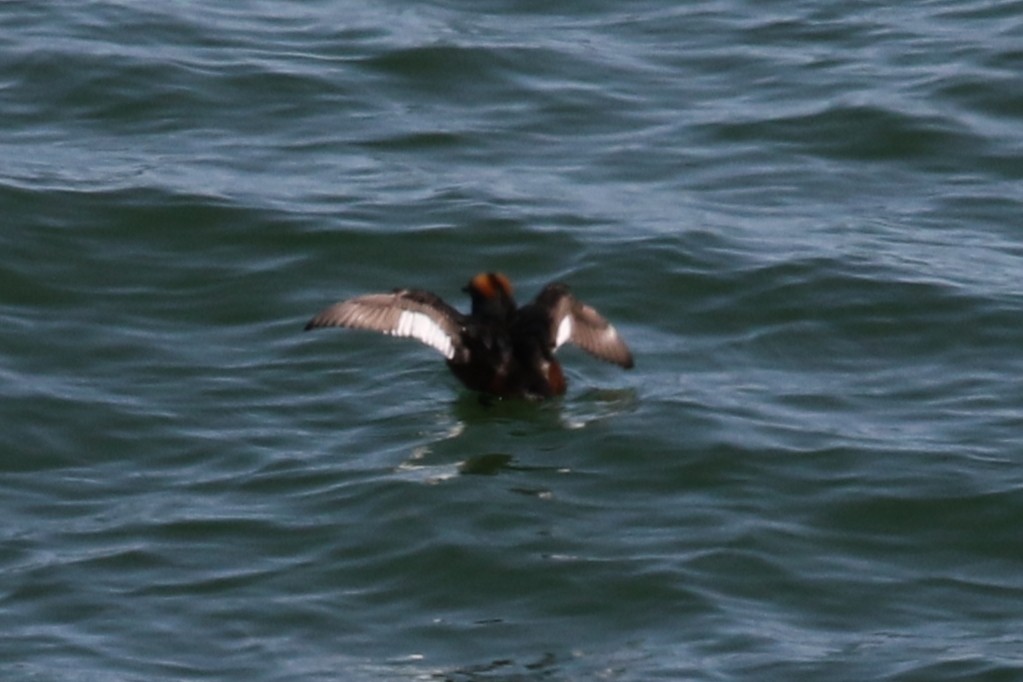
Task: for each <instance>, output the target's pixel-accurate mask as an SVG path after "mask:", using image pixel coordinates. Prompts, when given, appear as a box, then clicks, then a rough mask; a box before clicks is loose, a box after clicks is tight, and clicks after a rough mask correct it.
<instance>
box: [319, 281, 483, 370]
mask: <svg viewBox="0 0 1023 682" xmlns="http://www.w3.org/2000/svg"><path fill="white" fill-rule="evenodd" d="M462 321H463V315H462V314H461V313H460V312H458V311H457V310H455V309H454V308H452V307H451V306H449V305H448V304H447V303H445V302H444V301H443V300H442V299H441V298H440V297H439V296H437V295H435V294H431V293H430V292H428V291H417V290H415V289H398V290H396V291H395V292H393V293H390V294H367V295H365V296H358V297H356V298H350V299H348V300H346V301H341V302H340V303H335V304H334V305H332V306H330V307H329V308H325V309H323V310H322V311H320V313H319V314H318V315H316V317H314V318H313V319H311V320H309V323H308V324H307V325H306V326H305V328H306V331H308V330H310V329H317V328H319V327H349V328H352V329H369V330H372V331H377V332H382V333H384V334H389V335H391V336H401V337H408V338H412V339H416V340H417V341H421V342H422V343H425V344H426V345H427V346H430V347H431V348H435V349H437V350H438V351H440V352H441V354H442V355H443V356H444V357H445V358H447V359H448V360H451V359H452V358H454V357H455V354H456V352H457V351H458V350H459V349H460V348H461V329H462Z"/></svg>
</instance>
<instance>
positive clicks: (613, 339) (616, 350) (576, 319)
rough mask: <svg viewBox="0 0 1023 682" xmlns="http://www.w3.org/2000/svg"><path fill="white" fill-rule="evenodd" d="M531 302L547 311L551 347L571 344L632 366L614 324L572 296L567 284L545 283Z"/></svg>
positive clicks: (628, 366) (612, 360) (595, 354)
mask: <svg viewBox="0 0 1023 682" xmlns="http://www.w3.org/2000/svg"><path fill="white" fill-rule="evenodd" d="M535 305H537V306H539V307H541V308H544V309H545V310H547V313H548V317H549V319H550V323H551V338H552V339H553V342H554V348H555V350H556V349H558V348H559V347H561V346H562V345H564V344H566V343H573V344H575V345H577V346H579V347H580V348H582V349H583V350H584V351H586V352H587V353H590V354H591V355H593V356H595V357H598V358H600V359H601V360H606V361H607V362H613V363H614V364H616V365H620V366H621V367H624V368H626V369H629V368H631V367H632V366H633V364H634V363H633V360H632V352H631V351H630V350H629V347H628V346H627V345H625V341H623V340H622V337H621V336H619V335H618V330H616V329H615V328H614V325H612V324H611V323H610V322H608V321H607V320H606V319H604V317H603V316H602V315H601V314H600V313H598V312H597V311H596V310H595V309H593V308H591V307H590V306H588V305H586V304H585V303H583V302H582V301H580V300H578V299H577V298H576V297H575V296H573V295H572V292H571V291H570V290H569V288H568V286H566V285H564V284H560V283H554V284H548V285H547V286H546V287H544V288H543V291H541V292H540V294H539V295H538V296H537V297H536V301H535Z"/></svg>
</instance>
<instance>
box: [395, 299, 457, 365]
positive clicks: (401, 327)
mask: <svg viewBox="0 0 1023 682" xmlns="http://www.w3.org/2000/svg"><path fill="white" fill-rule="evenodd" d="M388 333H389V334H391V335H392V336H410V337H412V338H413V339H417V340H419V341H422V342H423V343H425V344H426V345H427V346H431V347H433V348H436V349H437V350H439V351H440V352H441V353H443V354H444V357H446V358H447V359H448V360H450V359H451V358H453V357H455V347H454V345H452V343H451V339H450V337H448V335H447V333H445V331H444V330H443V329H442V328H441V326H440V325H439V324H437V323H436V322H434V321H433V320H432V319H431V318H430V317H429V316H428V315H424V314H423V313H417V312H415V311H413V310H403V311H402V313H401V315H400V316H399V317H398V324H397V325H395V327H394V330H393V331H391V332H388Z"/></svg>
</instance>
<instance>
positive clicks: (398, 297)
mask: <svg viewBox="0 0 1023 682" xmlns="http://www.w3.org/2000/svg"><path fill="white" fill-rule="evenodd" d="M462 291H463V292H465V293H467V294H469V297H470V299H471V302H472V305H471V311H470V312H469V313H468V314H464V313H461V312H459V311H458V310H457V309H455V308H453V307H452V306H450V305H448V304H447V303H446V302H445V301H444V300H443V299H442V298H441V297H440V296H438V295H436V294H434V293H431V292H429V291H424V290H421V289H395V290H393V291H392V292H390V293H381V294H366V295H363V296H356V297H355V298H350V299H347V300H344V301H340V302H338V303H335V304H333V305H331V306H329V307H327V308H324V309H323V310H322V311H320V312H319V313H318V314H317V315H316V316H315V317H313V318H312V319H311V320H309V322H308V323H307V324H306V326H305V329H306V331H308V330H311V329H320V328H323V327H347V328H351V329H366V330H372V331H376V332H381V333H384V334H388V335H390V336H396V337H405V338H411V339H415V340H417V341H420V342H422V343H424V344H426V345H427V346H430V347H431V348H433V349H434V350H436V351H438V352H440V354H441V355H443V356H444V359H445V360H446V361H447V366H448V368H449V369H450V370H451V372H452V373H453V374H454V375H455V377H456V378H457V379H458V380H459V381H461V382H462V384H464V385H465V386H466V387H467V388H468V389H470V390H471V391H475V392H477V393H480V394H482V395H483V396H487V397H497V398H525V399H531V400H543V399H546V398H552V397H555V396H559V395H563V394H564V393H565V390H566V387H567V382H566V380H565V374H564V372H563V371H562V368H561V365H560V363H559V362H558V361H557V359H556V358H555V357H554V352H555V351H556V350H557V349H558V348H560V347H561V346H562V345H564V344H566V343H571V344H574V345H576V346H579V347H580V348H582V349H583V350H584V351H586V352H588V353H590V354H591V355H593V356H595V357H597V358H599V359H601V360H604V361H606V362H610V363H613V364H616V365H618V366H620V367H622V368H624V369H631V368H632V367H633V366H634V362H633V358H632V352H631V351H630V350H629V347H628V346H627V345H626V344H625V341H623V340H622V337H621V336H620V335H619V334H618V331H617V330H616V329H615V328H614V326H613V325H612V324H611V323H610V322H608V321H607V320H606V319H604V317H603V316H602V315H601V314H600V313H598V312H597V311H596V310H595V309H594V308H592V307H590V306H588V305H586V304H585V303H583V302H582V301H580V300H579V299H577V298H576V297H575V296H574V295H573V294H572V291H571V290H570V289H569V287H568V285H567V284H564V283H562V282H552V283H550V284H548V285H546V286H545V287H543V289H541V290H540V293H539V294H537V296H536V298H535V299H533V301H532V302H531V303H528V304H526V305H524V306H522V307H519V306H518V305H516V303H515V298H514V296H513V291H512V285H511V282H510V281H509V280H508V278H507V277H506V276H505V275H503V274H501V273H499V272H483V273H480V274H478V275H476V276H475V277H473V278H472V279H470V280H469V283H468V284H467V285H466V286H465V287H464V288H463V289H462Z"/></svg>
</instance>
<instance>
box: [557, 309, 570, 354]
mask: <svg viewBox="0 0 1023 682" xmlns="http://www.w3.org/2000/svg"><path fill="white" fill-rule="evenodd" d="M570 338H572V316H571V315H565V316H564V317H563V318H561V322H560V323H559V324H558V333H557V334H556V335H555V337H554V347H555V348H560V347H561V345H562V344H563V343H565V342H566V341H568V340H569V339H570Z"/></svg>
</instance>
